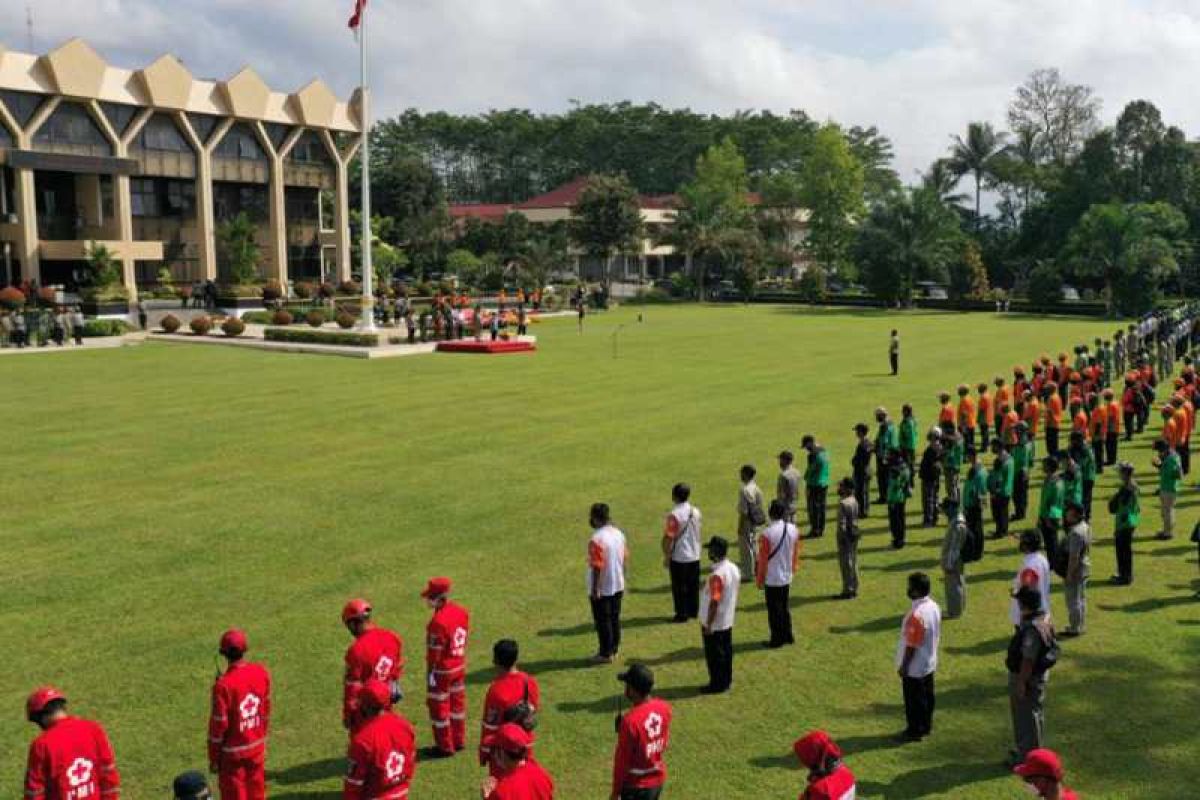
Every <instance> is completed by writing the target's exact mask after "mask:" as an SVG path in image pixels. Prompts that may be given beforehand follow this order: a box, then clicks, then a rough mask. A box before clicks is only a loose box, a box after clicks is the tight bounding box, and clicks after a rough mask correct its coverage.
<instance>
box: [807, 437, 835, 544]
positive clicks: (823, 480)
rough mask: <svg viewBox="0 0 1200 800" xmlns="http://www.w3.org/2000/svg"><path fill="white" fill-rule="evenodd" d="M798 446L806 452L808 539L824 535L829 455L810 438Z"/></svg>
mask: <svg viewBox="0 0 1200 800" xmlns="http://www.w3.org/2000/svg"><path fill="white" fill-rule="evenodd" d="M800 446H801V447H802V448H803V449H804V450H805V451H807V452H808V466H807V468H806V469H805V470H804V492H805V500H806V501H807V506H808V527H809V533H808V538H810V539H820V538H821V537H822V536H824V535H825V503H826V501H827V499H828V495H829V453H828V452H826V450H825V448H824V447H823V446H822V445H821V443H820V442H818V441H817V440H816V439H815V438H814V437H812V436H805V437H804V438H803V439H802V440H801V443H800Z"/></svg>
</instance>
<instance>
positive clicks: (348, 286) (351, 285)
mask: <svg viewBox="0 0 1200 800" xmlns="http://www.w3.org/2000/svg"><path fill="white" fill-rule="evenodd" d="M337 293H338V294H362V286H361V285H360V284H359V283H358V281H342V282H341V283H339V284H338V285H337Z"/></svg>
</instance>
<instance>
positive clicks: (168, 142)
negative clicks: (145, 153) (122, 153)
mask: <svg viewBox="0 0 1200 800" xmlns="http://www.w3.org/2000/svg"><path fill="white" fill-rule="evenodd" d="M134 149H135V150H160V151H166V152H170V153H191V152H192V148H191V147H190V146H189V145H188V143H187V140H186V139H184V138H183V134H182V133H180V132H179V128H177V127H175V122H174V121H173V120H172V119H171V118H170V117H168V116H166V115H164V114H155V115H154V116H153V117H151V118H150V120H149V121H148V122H147V123H146V124H145V125H144V126H143V127H142V129H141V131H139V132H138V135H137V138H136V139H135V140H134Z"/></svg>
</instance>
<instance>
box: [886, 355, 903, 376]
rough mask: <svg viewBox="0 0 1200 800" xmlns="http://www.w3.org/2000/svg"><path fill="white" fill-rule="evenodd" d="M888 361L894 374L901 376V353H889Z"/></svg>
mask: <svg viewBox="0 0 1200 800" xmlns="http://www.w3.org/2000/svg"><path fill="white" fill-rule="evenodd" d="M888 361H889V362H890V363H891V365H892V374H893V375H899V374H900V354H899V353H888Z"/></svg>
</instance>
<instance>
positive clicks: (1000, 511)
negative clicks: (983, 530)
mask: <svg viewBox="0 0 1200 800" xmlns="http://www.w3.org/2000/svg"><path fill="white" fill-rule="evenodd" d="M1008 500H1009V498H1007V497H1002V496H1000V495H995V494H994V495H992V522H993V523H995V525H996V532H995V533H993V534H992V538H993V539H999V538H1001V537H1003V536H1008Z"/></svg>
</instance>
